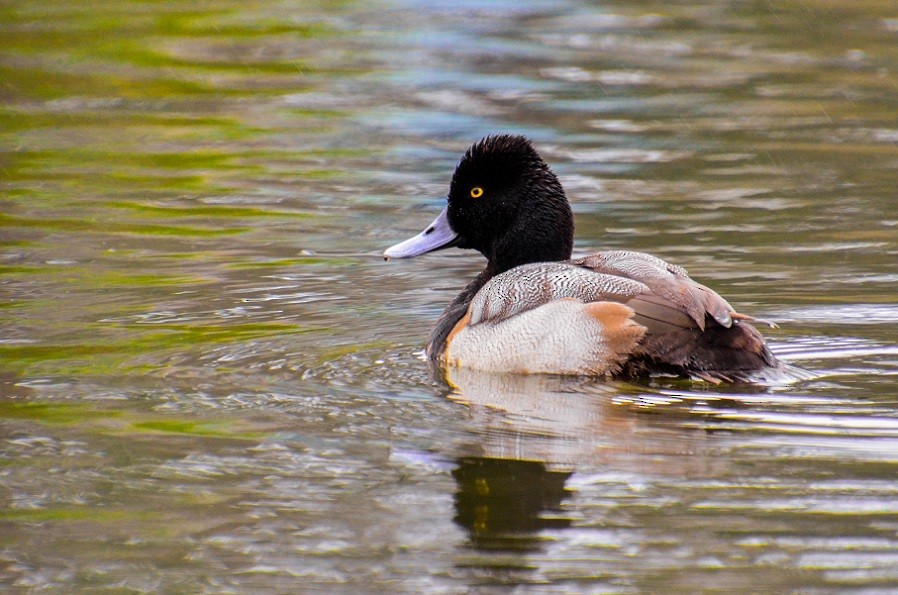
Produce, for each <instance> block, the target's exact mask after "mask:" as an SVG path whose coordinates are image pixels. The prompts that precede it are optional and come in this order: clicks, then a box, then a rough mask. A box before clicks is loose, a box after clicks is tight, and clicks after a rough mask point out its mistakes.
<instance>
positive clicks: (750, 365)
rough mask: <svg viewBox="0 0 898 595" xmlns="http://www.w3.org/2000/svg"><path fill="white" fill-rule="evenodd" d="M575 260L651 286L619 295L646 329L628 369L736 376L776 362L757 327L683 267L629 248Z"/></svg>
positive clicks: (627, 372) (629, 371)
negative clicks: (738, 318)
mask: <svg viewBox="0 0 898 595" xmlns="http://www.w3.org/2000/svg"><path fill="white" fill-rule="evenodd" d="M575 264H578V265H580V266H583V267H586V268H589V269H591V270H594V271H596V272H598V273H604V274H613V275H619V276H621V277H625V278H627V279H631V280H633V281H638V282H640V283H643V284H645V285H646V286H647V287H648V288H649V290H650V292H649V293H643V294H640V295H637V296H633V297H630V298H623V299H621V300H620V301H622V302H623V303H625V304H626V305H628V306H630V307H631V308H633V310H634V312H635V315H634V320H635V321H636V322H638V323H639V324H641V325H643V326H645V327H646V329H647V331H646V334H645V337H644V339H643V341H642V343H641V344H640V346H639V347H638V350H637V351H636V352H635V353H634V354H633V356H632V358H631V359H630V361H629V362H628V364H627V365H626V366H625V370H624V371H623V374H624V375H628V376H638V375H645V374H647V373H652V372H669V373H674V374H683V373H685V374H691V375H697V376H701V377H704V378H708V379H722V380H737V379H741V378H744V377H745V376H746V374H747V373H750V372H753V371H756V370H760V369H762V368H765V367H769V366H775V365H776V359H775V358H774V356H773V354H772V353H771V352H770V350H769V349H768V348H767V345H766V344H765V343H764V338H763V337H762V336H761V334H760V333H759V332H758V331H757V329H755V327H753V326H752V325H750V324H748V323H746V322H744V321H735V320H733V314H734V311H733V308H732V306H730V304H729V303H727V301H726V300H725V299H723V298H722V297H720V296H719V295H718V294H717V293H716V292H714V291H713V290H711V289H709V288H707V287H705V286H704V285H701V284H700V283H696V282H695V281H693V280H692V279H690V278H689V276H688V274H687V273H686V271H685V270H684V269H683V268H681V267H678V266H675V265H671V264H669V263H667V262H665V261H663V260H661V259H660V258H656V257H654V256H651V255H649V254H643V253H640V252H625V251H612V252H601V253H599V254H593V255H591V256H587V257H586V258H583V259H581V260H579V261H575ZM608 299H615V298H614V297H612V296H609V297H608Z"/></svg>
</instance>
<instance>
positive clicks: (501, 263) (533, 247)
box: [384, 135, 574, 275]
mask: <svg viewBox="0 0 898 595" xmlns="http://www.w3.org/2000/svg"><path fill="white" fill-rule="evenodd" d="M448 198H449V203H448V205H447V206H446V209H445V210H444V211H443V212H442V213H441V214H440V216H439V217H437V219H436V220H435V221H434V222H433V223H432V224H431V225H430V226H428V228H427V229H425V230H424V231H423V232H421V233H420V234H419V235H417V236H415V237H414V238H411V239H409V240H406V241H405V242H402V243H401V244H397V245H395V246H393V247H391V248H389V249H388V250H387V251H386V252H384V256H386V257H387V258H410V257H412V256H417V255H419V254H424V253H426V252H432V251H434V250H439V249H440V248H446V247H448V246H458V247H460V248H473V249H474V250H477V251H479V252H480V253H482V254H483V255H484V256H486V258H487V260H488V261H489V265H488V266H489V268H490V270H491V272H492V274H494V275H495V274H498V273H501V272H503V271H507V270H508V269H510V268H513V267H516V266H518V265H521V264H526V263H529V262H544V261H555V260H567V259H568V258H570V256H571V249H572V248H573V239H574V218H573V215H572V213H571V208H570V205H569V204H568V201H567V198H566V197H565V195H564V189H563V188H562V187H561V184H560V183H559V182H558V178H557V177H555V174H554V173H553V172H552V170H551V169H549V166H548V165H546V162H545V161H543V160H542V158H541V157H540V156H539V154H538V153H537V152H536V150H535V149H534V148H533V146H532V145H531V144H530V141H528V140H527V139H526V138H524V137H523V136H511V135H500V136H488V137H486V138H484V139H483V140H481V141H480V142H477V143H475V144H474V145H472V146H471V148H470V149H468V150H467V152H465V154H464V156H463V157H462V159H461V161H460V162H459V164H458V167H456V169H455V173H454V174H453V176H452V182H451V183H450V185H449V196H448Z"/></svg>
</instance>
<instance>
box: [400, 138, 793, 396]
mask: <svg viewBox="0 0 898 595" xmlns="http://www.w3.org/2000/svg"><path fill="white" fill-rule="evenodd" d="M573 245H574V217H573V212H572V210H571V206H570V203H569V201H568V199H567V196H566V194H565V191H564V188H563V187H562V185H561V183H560V182H559V180H558V177H557V176H556V175H555V173H554V172H553V171H552V169H551V168H550V167H549V165H548V164H547V163H546V162H545V161H544V160H543V159H542V157H540V155H539V153H538V152H537V151H536V149H535V148H534V147H533V144H532V142H531V141H530V140H529V139H527V138H526V137H524V136H520V135H509V134H502V135H491V136H486V137H484V138H483V139H481V140H480V141H478V142H475V143H474V144H473V145H472V146H471V147H470V148H469V149H468V150H467V151H466V152H465V153H464V155H463V156H462V158H461V160H460V161H459V162H458V165H457V167H456V168H455V172H454V173H453V175H452V178H451V181H450V183H449V192H448V195H447V204H446V207H445V208H444V209H443V210H442V212H441V213H440V214H439V215H438V216H437V217H436V219H435V220H434V221H433V223H431V224H430V225H428V226H427V227H426V228H425V229H424V230H423V231H422V232H421V233H419V234H418V235H416V236H414V237H412V238H409V239H407V240H405V241H403V242H400V243H398V244H395V245H393V246H391V247H389V248H387V249H386V250H385V251H384V253H383V256H384V258H385V259H386V260H390V259H405V258H412V257H415V256H420V255H423V254H427V253H430V252H435V251H437V250H443V249H446V248H450V247H455V248H461V249H470V250H476V251H478V252H480V253H481V254H482V255H483V256H485V257H486V266H485V268H484V269H483V271H481V272H480V274H478V275H477V276H476V277H475V278H474V279H473V280H472V281H471V282H470V283H469V284H468V285H467V286H466V287H465V288H464V289H463V290H462V291H461V293H459V294H458V296H457V297H456V298H455V299H454V300H452V302H451V303H449V305H448V306H446V308H445V310H444V311H443V313H442V314H441V315H440V317H439V319H438V320H437V322H436V325H435V327H434V328H433V331H432V332H431V334H430V337H429V338H428V340H427V346H426V350H425V353H426V355H427V358H428V360H429V361H430V362H431V363H432V364H434V365H435V366H438V367H439V368H440V369H444V370H445V369H451V368H456V369H459V368H470V369H476V370H481V371H486V372H501V373H513V374H560V375H579V376H604V377H610V378H636V377H645V376H659V375H664V376H679V377H687V378H693V379H703V380H708V381H711V382H715V383H718V382H724V381H730V382H735V381H740V380H745V379H748V378H750V377H751V376H752V374H754V373H757V372H759V371H762V370H765V369H768V368H774V367H776V366H777V365H778V362H777V360H776V358H775V357H774V355H773V353H772V352H771V351H770V349H769V347H768V346H767V343H766V342H765V340H764V337H763V336H762V335H761V333H760V332H759V331H758V330H757V328H756V327H755V326H754V325H753V324H752V322H755V323H758V322H760V323H765V324H771V326H775V325H772V323H767V322H766V321H763V320H759V319H755V318H752V317H751V316H748V315H744V314H740V313H738V312H736V311H735V310H734V309H733V307H732V306H731V305H730V304H729V303H728V302H727V301H726V300H725V299H724V298H722V297H721V296H720V295H718V294H717V293H716V292H715V291H713V290H712V289H710V288H708V287H706V286H704V285H702V284H700V283H698V282H696V281H693V280H692V279H691V278H690V277H689V275H688V273H687V271H686V270H685V269H684V268H682V267H680V266H677V265H675V264H670V263H668V262H666V261H665V260H662V259H661V258H658V257H656V256H652V255H650V254H646V253H643V252H636V251H630V250H610V251H604V252H598V253H595V254H589V255H587V256H582V257H578V258H572V252H573Z"/></svg>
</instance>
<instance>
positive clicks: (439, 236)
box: [384, 209, 458, 258]
mask: <svg viewBox="0 0 898 595" xmlns="http://www.w3.org/2000/svg"><path fill="white" fill-rule="evenodd" d="M456 241H458V234H457V233H455V232H454V231H452V228H451V227H450V226H449V220H448V219H447V218H446V209H443V212H442V213H440V214H439V216H438V217H437V218H436V219H434V220H433V223H431V224H430V225H428V226H427V228H425V229H424V231H422V232H421V233H419V234H418V235H416V236H415V237H413V238H409V239H407V240H405V241H404V242H399V243H398V244H396V245H395V246H390V247H389V248H387V249H386V250H384V258H411V257H413V256H419V255H421V254H426V253H428V252H433V251H434V250H439V249H440V248H448V247H449V246H452V245H454V244H455V242H456Z"/></svg>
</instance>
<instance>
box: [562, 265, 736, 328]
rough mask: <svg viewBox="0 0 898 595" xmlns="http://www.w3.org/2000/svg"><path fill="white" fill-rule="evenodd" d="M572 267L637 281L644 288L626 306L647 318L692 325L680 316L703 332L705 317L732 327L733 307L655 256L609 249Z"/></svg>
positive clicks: (674, 266)
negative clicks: (684, 316) (631, 302)
mask: <svg viewBox="0 0 898 595" xmlns="http://www.w3.org/2000/svg"><path fill="white" fill-rule="evenodd" d="M574 264H577V265H579V266H582V267H584V268H586V269H589V270H591V271H594V272H596V273H599V274H603V275H614V276H619V277H623V278H625V279H629V280H631V281H638V282H639V283H642V284H644V285H645V286H646V287H648V290H649V291H648V292H646V293H644V294H641V295H640V296H639V298H638V300H636V302H637V303H636V304H629V305H630V306H631V307H633V308H635V309H637V312H644V315H645V316H647V317H654V318H656V319H659V320H670V321H671V322H675V321H678V322H682V323H683V324H678V326H692V325H691V324H688V323H687V322H686V321H685V320H682V318H683V315H684V314H685V315H686V316H688V317H689V319H691V321H692V322H694V323H695V326H698V328H699V329H701V330H705V321H706V318H707V317H708V316H710V317H711V318H713V319H714V320H715V321H717V323H718V324H720V325H721V326H722V327H724V328H730V327H731V326H733V314H734V313H735V311H734V310H733V307H732V306H731V305H730V304H729V303H728V302H727V301H726V300H725V299H723V298H722V297H720V296H719V295H718V294H717V293H716V292H715V291H713V290H711V289H709V288H707V287H705V286H704V285H702V284H701V283H696V282H695V281H693V280H692V279H690V278H689V274H688V273H687V272H686V269H684V268H683V267H680V266H677V265H673V264H670V263H669V262H666V261H664V260H661V259H660V258H658V257H657V256H652V255H651V254H645V253H642V252H630V251H626V250H613V251H609V252H599V253H598V254H591V255H589V256H587V257H585V258H581V259H579V260H576V261H574Z"/></svg>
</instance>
